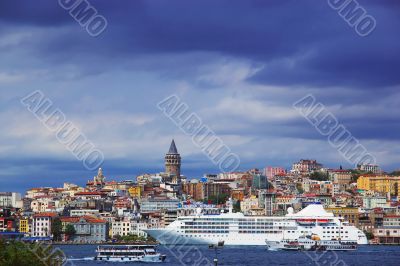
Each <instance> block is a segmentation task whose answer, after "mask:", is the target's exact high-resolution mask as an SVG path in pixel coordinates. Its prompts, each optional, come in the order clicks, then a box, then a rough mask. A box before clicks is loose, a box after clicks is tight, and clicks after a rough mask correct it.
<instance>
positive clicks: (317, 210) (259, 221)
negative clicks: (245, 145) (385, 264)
mask: <svg viewBox="0 0 400 266" xmlns="http://www.w3.org/2000/svg"><path fill="white" fill-rule="evenodd" d="M145 231H146V232H147V233H148V234H149V235H151V236H152V237H154V238H156V239H157V240H158V241H159V242H160V243H161V244H167V245H169V244H182V245H185V244H189V245H190V244H194V245H197V244H208V245H210V244H217V243H218V242H221V241H224V244H225V245H266V243H265V241H266V240H267V241H280V240H282V239H298V238H299V237H300V236H303V235H312V234H316V235H318V236H320V238H321V240H332V239H339V238H340V239H342V240H343V241H353V242H357V243H358V244H368V241H367V238H366V236H365V234H364V233H363V232H362V231H361V230H359V229H357V228H356V227H355V226H353V225H350V224H349V223H347V222H345V221H343V220H342V219H341V218H338V217H334V215H333V213H328V212H326V211H325V210H324V208H323V207H322V205H320V204H312V205H308V206H307V207H306V208H304V209H303V210H301V211H299V212H297V213H293V209H292V208H289V209H288V213H287V214H286V215H285V216H280V217H275V216H271V217H268V216H244V215H243V214H242V213H232V209H230V210H229V213H221V214H217V215H204V214H202V213H201V209H199V210H198V211H197V215H194V216H182V217H178V219H177V220H175V221H174V222H173V223H171V224H170V225H168V226H167V227H166V228H159V229H147V230H145Z"/></svg>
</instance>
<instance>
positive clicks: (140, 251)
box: [94, 245, 166, 262]
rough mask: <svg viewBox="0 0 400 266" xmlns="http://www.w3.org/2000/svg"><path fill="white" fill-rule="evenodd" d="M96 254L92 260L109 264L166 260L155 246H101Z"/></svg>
mask: <svg viewBox="0 0 400 266" xmlns="http://www.w3.org/2000/svg"><path fill="white" fill-rule="evenodd" d="M96 252H97V255H96V257H94V260H100V261H110V262H163V261H164V260H165V258H166V256H165V255H161V254H160V253H157V251H156V246H155V245H102V246H98V247H97V249H96Z"/></svg>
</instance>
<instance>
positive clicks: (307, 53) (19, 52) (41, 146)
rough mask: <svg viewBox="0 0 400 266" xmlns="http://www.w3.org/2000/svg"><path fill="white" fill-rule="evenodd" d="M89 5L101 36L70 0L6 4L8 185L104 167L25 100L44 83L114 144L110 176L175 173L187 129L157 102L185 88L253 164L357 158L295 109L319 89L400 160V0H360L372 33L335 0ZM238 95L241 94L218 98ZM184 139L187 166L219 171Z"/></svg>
mask: <svg viewBox="0 0 400 266" xmlns="http://www.w3.org/2000/svg"><path fill="white" fill-rule="evenodd" d="M89 2H90V3H91V4H92V5H93V6H94V7H95V8H96V9H97V10H98V12H99V14H101V15H103V16H104V17H105V18H106V19H107V21H108V27H107V29H106V30H105V31H104V33H103V34H101V35H100V36H98V37H97V38H93V37H91V36H89V35H88V34H87V32H86V31H85V30H84V29H83V28H82V27H81V26H80V25H79V24H78V23H77V22H76V21H74V19H73V18H72V17H71V16H70V15H69V13H68V11H66V10H64V9H62V8H61V7H60V6H59V5H58V1H57V0H40V1H39V0H36V1H33V0H32V1H31V0H26V1H22V0H4V1H1V2H0V47H1V49H0V58H1V60H0V119H1V122H2V125H4V127H5V128H4V130H2V132H1V134H2V135H1V138H0V151H1V153H0V154H2V155H1V160H0V166H1V167H2V169H3V170H2V173H1V174H0V187H2V189H7V188H8V189H12V188H15V187H18V188H23V189H25V188H28V187H31V186H36V185H38V186H39V185H53V186H59V185H61V184H62V182H64V181H70V182H76V183H79V184H84V183H85V182H86V180H87V179H90V178H91V177H92V176H93V175H94V173H92V172H89V171H86V170H85V169H83V167H82V165H81V164H80V162H79V161H76V160H73V159H71V160H68V159H66V158H70V157H68V155H66V156H61V155H60V154H63V153H62V152H61V153H60V151H64V150H65V148H64V147H63V146H62V145H58V144H57V142H56V140H55V139H54V136H53V137H52V138H45V137H43V135H45V134H46V133H48V132H43V131H41V129H43V128H42V125H40V123H39V122H38V121H35V120H34V117H33V116H32V117H30V115H31V114H29V113H24V112H26V110H20V109H21V108H20V109H18V107H20V104H19V99H20V97H22V96H23V95H26V94H27V93H29V91H30V90H33V89H41V90H43V91H44V92H45V94H46V95H47V96H49V98H51V99H52V100H54V103H55V105H56V106H58V107H60V108H61V109H62V110H63V111H64V112H65V113H66V114H67V116H68V118H70V119H71V120H73V121H74V122H75V121H78V122H80V125H81V127H82V130H83V131H84V132H85V134H87V136H88V137H90V138H91V139H93V141H94V142H95V143H96V144H99V146H101V148H102V149H104V152H105V153H106V154H105V155H106V158H107V160H106V161H105V164H104V169H105V174H106V175H107V176H109V177H110V178H118V177H121V178H122V177H125V178H131V177H133V176H135V175H136V174H141V173H145V172H151V173H154V172H157V171H161V170H162V167H163V161H162V159H163V154H164V152H165V149H166V148H162V147H164V145H166V147H168V145H169V141H170V138H172V136H174V135H178V136H179V132H180V131H179V129H178V128H177V127H176V126H175V125H174V124H172V123H171V121H169V120H168V119H167V118H166V117H164V116H163V115H162V114H161V113H160V112H159V111H158V110H157V108H156V103H157V102H158V101H160V100H161V99H162V98H163V97H166V96H168V95H169V94H171V93H176V94H179V95H180V96H182V99H183V100H184V101H185V102H187V103H188V105H189V106H190V108H191V110H192V111H194V112H197V113H199V114H201V117H202V119H203V121H204V122H205V123H206V124H207V125H210V127H212V128H213V129H214V130H215V132H216V133H217V134H218V135H219V136H221V138H223V139H224V140H226V139H229V137H232V138H233V139H234V140H233V141H230V142H229V144H230V147H231V148H232V150H233V151H234V152H236V153H238V154H239V155H240V156H241V159H242V164H241V169H243V170H245V169H246V168H251V167H263V166H265V164H277V165H283V166H286V167H288V166H290V164H291V162H293V161H295V160H298V159H299V158H301V157H310V156H318V158H317V159H319V160H320V161H322V162H323V163H327V165H328V166H329V163H332V165H336V164H338V161H339V162H341V163H342V162H343V158H340V157H334V156H333V155H332V154H336V151H335V150H334V149H332V148H331V147H330V146H329V145H328V144H327V141H326V138H324V137H323V136H321V135H320V134H319V133H318V132H317V131H316V130H315V128H314V127H313V126H312V125H310V124H309V123H308V122H307V121H306V120H305V119H304V118H303V117H301V116H300V115H299V114H295V115H293V114H291V113H290V111H289V112H288V111H287V110H291V111H293V112H294V110H293V108H292V104H293V103H294V102H295V101H297V100H298V99H300V98H302V97H304V96H305V95H306V94H308V93H312V94H313V95H315V96H316V98H317V101H319V102H321V103H323V104H324V105H325V106H326V107H327V108H328V109H329V110H330V111H332V112H333V113H334V115H335V116H336V117H337V118H338V119H339V122H340V123H343V124H344V125H345V126H346V127H347V128H348V129H349V130H350V131H351V133H352V134H353V135H354V136H355V137H356V138H357V139H360V140H361V141H364V140H365V141H367V142H368V141H371V142H373V144H371V146H370V147H372V148H374V150H373V151H377V154H379V153H381V154H384V155H385V156H386V157H383V159H381V161H382V162H383V163H384V164H385V166H388V167H391V168H394V167H397V165H396V163H397V162H394V161H395V159H393V158H398V157H396V156H398V155H399V154H400V153H399V151H398V149H397V148H396V147H398V142H399V140H400V135H399V134H397V132H399V129H400V128H399V126H398V125H399V118H398V117H400V106H399V105H398V103H399V102H400V95H399V94H398V92H399V83H400V75H398V70H399V69H400V53H399V51H400V42H399V36H400V34H399V33H400V32H399V29H400V27H399V25H400V17H399V16H398V12H399V11H400V6H399V1H397V0H393V1H389V0H387V1H385V0H379V1H378V0H376V1H373V0H370V1H366V0H358V2H359V3H360V4H361V5H362V6H363V7H364V8H365V9H366V10H367V12H368V13H369V14H371V15H372V16H374V17H375V18H376V20H377V28H376V29H375V31H374V32H373V33H372V34H371V35H369V36H367V37H364V38H363V37H360V36H358V35H357V34H356V32H355V31H354V29H352V28H351V27H349V26H348V25H347V23H346V22H345V21H344V20H343V19H342V18H341V17H340V16H339V15H338V13H337V11H335V10H332V9H331V8H330V7H329V5H328V3H327V1H326V0H322V1H312V0H276V1H267V0H255V1H248V0H242V1H234V0H221V1H211V0H200V1H189V0H174V1H161V0H154V1H140V0H135V1H128V0H126V1H122V0H120V1H117V0H114V1H111V0H89ZM224 67H226V70H225V71H222V72H219V70H220V69H221V68H222V69H223V68H224ZM254 69H257V71H254V73H253V72H252V71H253V70H254ZM235 71H237V72H235ZM243 72H244V73H247V72H249V73H251V74H248V75H247V74H242V73H243ZM204 76H205V78H204ZM210 76H211V77H210ZM237 76H240V78H237ZM10 80H21V81H19V83H18V81H15V82H14V83H13V82H10ZM231 80H233V81H236V80H238V81H237V82H231V83H230V81H231ZM259 85H261V86H259ZM264 85H267V86H264ZM260 87H261V88H260ZM266 87H268V89H266ZM269 87H272V89H271V88H269ZM204 89H207V90H204ZM235 97H236V98H235ZM226 98H235V99H236V101H234V102H233V103H231V104H230V105H229V104H228V105H226V106H223V107H224V108H225V109H224V108H222V109H218V108H216V106H220V103H221V102H223V101H224V100H225V99H226ZM243 102H246V104H247V105H246V106H244V107H243V108H242V109H241V110H240V111H237V109H238V106H239V105H240V103H243ZM204 110H210V111H209V113H208V115H207V114H205V113H206V112H204V114H203V111H204ZM18 111H21V112H22V111H23V112H22V114H21V113H19V112H18ZM281 111H282V113H283V114H282V115H281V116H280V113H279V112H281ZM287 113H290V114H287ZM137 114H142V115H143V114H145V115H149V116H151V117H150V118H149V120H150V122H146V121H144V122H140V120H143V119H144V120H146V117H144V118H142V117H141V116H140V115H139V116H138V119H137V120H139V121H136V123H135V122H132V120H129V119H125V118H135V115H137ZM271 114H273V115H271ZM14 116H15V117H14ZM25 116H26V117H28V116H29V117H28V118H26V117H25ZM153 118H154V120H153ZM30 119H31V120H30ZM15 120H20V121H21V123H16V122H13V121H15ZM133 120H135V119H133ZM43 130H45V129H43ZM164 138H165V140H164ZM184 140H187V142H189V143H186V144H185V145H182V141H184ZM138 142H140V143H138ZM236 143H239V144H236ZM35 144H36V145H35ZM177 145H178V146H179V147H178V149H179V150H180V151H182V155H183V158H184V164H183V173H184V174H187V175H188V176H189V177H193V176H195V177H198V176H200V175H201V174H203V173H206V172H215V173H216V172H217V169H216V167H214V166H213V165H212V163H211V162H210V161H209V160H208V159H207V158H206V157H205V156H204V155H203V154H201V152H200V151H199V150H197V148H196V147H194V146H193V145H192V143H191V142H190V140H189V138H186V139H185V137H181V140H180V141H178V144H177ZM149 154H151V156H149ZM249 154H250V155H249ZM11 155H12V158H11ZM336 155H337V154H336ZM25 156H26V157H25ZM8 157H9V158H8ZM15 158H17V159H15ZM54 158H57V159H54ZM386 159H387V160H388V161H386Z"/></svg>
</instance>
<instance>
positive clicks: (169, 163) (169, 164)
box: [165, 140, 181, 183]
mask: <svg viewBox="0 0 400 266" xmlns="http://www.w3.org/2000/svg"><path fill="white" fill-rule="evenodd" d="M165 172H166V173H167V174H170V175H174V176H175V177H176V182H174V183H179V182H180V177H181V156H180V155H179V153H178V150H177V149H176V146H175V141H174V140H172V142H171V146H170V147H169V151H168V153H167V154H166V155H165Z"/></svg>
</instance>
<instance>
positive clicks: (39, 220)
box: [32, 212, 56, 237]
mask: <svg viewBox="0 0 400 266" xmlns="http://www.w3.org/2000/svg"><path fill="white" fill-rule="evenodd" d="M55 216H56V213H54V212H49V213H38V214H35V215H34V216H33V221H32V236H33V237H51V235H52V234H51V224H52V220H53V218H54V217H55Z"/></svg>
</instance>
